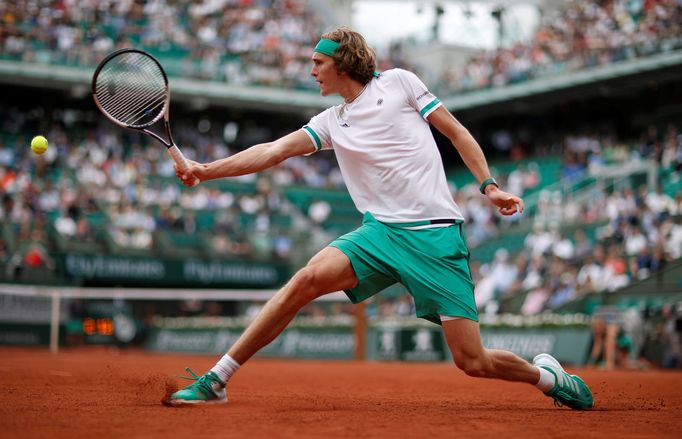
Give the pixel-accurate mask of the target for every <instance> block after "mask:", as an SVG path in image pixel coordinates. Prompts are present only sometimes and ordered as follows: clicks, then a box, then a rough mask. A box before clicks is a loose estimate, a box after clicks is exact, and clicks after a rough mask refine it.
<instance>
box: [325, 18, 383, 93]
mask: <svg viewBox="0 0 682 439" xmlns="http://www.w3.org/2000/svg"><path fill="white" fill-rule="evenodd" d="M322 38H326V39H328V40H332V41H336V42H337V43H339V47H338V49H336V50H335V51H334V55H332V59H333V60H334V64H335V65H336V69H337V70H339V71H341V72H346V73H347V74H348V76H350V77H351V78H352V79H354V80H356V81H358V82H360V83H362V84H367V83H368V82H369V81H371V80H372V77H373V76H374V71H375V70H376V54H375V53H374V49H372V48H371V47H369V45H367V42H366V41H365V38H364V37H363V36H362V35H361V34H359V33H358V32H356V31H354V30H353V29H351V28H349V27H346V26H342V27H339V28H337V29H335V30H333V31H330V32H327V33H325V34H324V35H322Z"/></svg>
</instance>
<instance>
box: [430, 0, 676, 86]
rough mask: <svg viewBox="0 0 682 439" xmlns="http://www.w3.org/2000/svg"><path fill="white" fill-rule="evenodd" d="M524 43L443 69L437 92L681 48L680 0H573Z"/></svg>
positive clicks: (510, 81)
mask: <svg viewBox="0 0 682 439" xmlns="http://www.w3.org/2000/svg"><path fill="white" fill-rule="evenodd" d="M565 3H567V5H566V7H565V8H563V7H562V8H560V9H558V10H556V11H552V12H550V13H547V14H545V15H544V16H543V19H542V23H541V24H540V26H539V28H538V29H537V30H536V31H535V32H534V36H533V37H532V38H531V39H530V41H528V42H523V43H518V44H515V45H513V46H511V47H500V48H497V49H495V50H490V51H483V52H480V53H478V54H476V55H475V56H474V57H473V58H472V59H470V60H468V61H467V63H466V64H465V65H464V66H462V67H458V68H451V69H448V70H446V71H445V72H444V74H443V79H442V81H441V82H442V84H441V86H440V87H441V88H440V90H448V91H450V92H458V91H460V92H461V91H466V90H475V89H481V88H488V87H499V86H503V85H507V84H514V83H519V82H523V81H527V80H529V79H532V78H538V77H542V76H548V75H556V74H560V73H568V72H575V71H577V70H582V69H586V68H591V67H595V66H601V65H605V64H610V63H614V62H618V61H622V60H627V59H633V58H638V57H645V56H649V55H651V54H654V53H659V52H665V51H670V50H677V49H680V48H682V3H680V2H679V1H678V0H634V1H633V0H605V1H580V0H571V1H569V2H565Z"/></svg>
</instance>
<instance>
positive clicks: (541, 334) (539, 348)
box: [367, 323, 591, 364]
mask: <svg viewBox="0 0 682 439" xmlns="http://www.w3.org/2000/svg"><path fill="white" fill-rule="evenodd" d="M481 339H482V342H483V346H485V347H486V348H488V349H502V350H506V351H511V352H514V353H515V354H517V355H519V356H520V357H522V358H525V359H528V360H530V359H532V358H533V357H534V356H535V355H537V354H539V353H541V352H546V353H549V354H551V355H553V356H554V357H556V358H557V359H558V360H559V361H563V362H566V363H570V364H584V363H585V362H586V361H587V355H588V350H589V348H590V343H591V330H590V328H589V327H561V326H557V327H538V328H505V327H499V328H487V327H482V328H481ZM367 358H368V359H372V360H401V361H441V360H445V359H450V358H452V357H451V355H450V351H449V349H447V343H446V342H445V339H444V336H443V332H442V330H441V329H440V327H438V326H435V325H433V326H422V325H418V326H417V325H415V326H401V325H395V324H390V323H389V324H379V325H375V326H373V327H372V328H371V330H370V332H369V334H368V343H367Z"/></svg>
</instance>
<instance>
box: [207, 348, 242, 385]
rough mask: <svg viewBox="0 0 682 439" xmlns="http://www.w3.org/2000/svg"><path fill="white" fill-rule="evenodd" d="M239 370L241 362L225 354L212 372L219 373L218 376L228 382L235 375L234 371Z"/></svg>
mask: <svg viewBox="0 0 682 439" xmlns="http://www.w3.org/2000/svg"><path fill="white" fill-rule="evenodd" d="M238 370H239V363H237V362H236V361H234V358H232V357H230V356H229V355H227V354H225V355H223V358H221V359H220V360H219V361H218V362H217V363H216V364H215V366H213V367H212V368H211V372H213V373H215V374H216V375H218V377H219V378H220V379H221V380H223V381H224V382H226V383H227V380H229V379H230V377H231V376H232V375H234V373H235V372H237V371H238Z"/></svg>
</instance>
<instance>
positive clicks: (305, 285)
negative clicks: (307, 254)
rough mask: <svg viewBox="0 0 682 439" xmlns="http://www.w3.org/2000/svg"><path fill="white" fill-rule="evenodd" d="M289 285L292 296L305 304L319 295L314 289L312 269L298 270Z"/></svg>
mask: <svg viewBox="0 0 682 439" xmlns="http://www.w3.org/2000/svg"><path fill="white" fill-rule="evenodd" d="M291 284H292V285H291V286H292V288H291V291H292V294H293V295H294V296H296V297H297V298H299V299H301V300H303V301H304V302H306V303H307V302H310V301H312V300H315V299H316V298H317V297H318V296H319V295H320V294H319V291H318V288H317V287H316V275H315V269H314V268H311V267H303V268H302V269H300V270H298V271H297V272H296V274H295V275H294V277H293V278H291Z"/></svg>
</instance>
